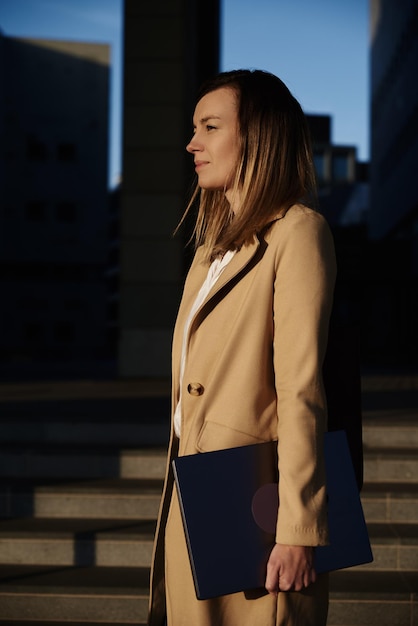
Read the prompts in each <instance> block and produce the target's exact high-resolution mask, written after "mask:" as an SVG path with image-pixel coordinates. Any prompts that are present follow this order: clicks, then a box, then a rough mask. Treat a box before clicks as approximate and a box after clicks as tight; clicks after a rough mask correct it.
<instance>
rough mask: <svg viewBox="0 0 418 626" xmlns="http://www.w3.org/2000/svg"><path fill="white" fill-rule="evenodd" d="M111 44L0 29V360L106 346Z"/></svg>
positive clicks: (47, 357)
mask: <svg viewBox="0 0 418 626" xmlns="http://www.w3.org/2000/svg"><path fill="white" fill-rule="evenodd" d="M109 53H110V51H109V47H108V46H106V45H97V44H88V43H76V42H64V41H49V40H29V39H18V38H9V37H4V36H0V94H1V95H0V137H1V142H0V150H1V153H2V154H1V157H0V292H1V301H2V304H1V307H0V360H1V362H2V363H3V364H6V365H7V364H8V365H9V366H11V367H13V364H18V363H21V364H25V363H26V364H28V366H30V363H34V362H52V361H66V360H74V359H81V360H86V359H96V358H99V357H100V356H101V355H102V354H103V352H104V350H105V345H106V319H105V318H106V314H105V309H106V288H105V282H104V277H103V274H104V266H105V263H106V256H107V237H108V234H107V228H108V216H107V210H108V208H107V207H108V196H107V170H108V101H109V95H108V92H109V85H108V83H109Z"/></svg>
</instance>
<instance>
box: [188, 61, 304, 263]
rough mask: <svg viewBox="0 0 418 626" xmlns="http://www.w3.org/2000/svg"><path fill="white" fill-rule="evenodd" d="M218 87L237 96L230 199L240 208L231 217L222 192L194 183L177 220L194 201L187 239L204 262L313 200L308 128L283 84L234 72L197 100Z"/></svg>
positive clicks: (217, 80) (204, 90) (216, 81)
mask: <svg viewBox="0 0 418 626" xmlns="http://www.w3.org/2000/svg"><path fill="white" fill-rule="evenodd" d="M221 88H230V89H232V90H233V91H234V92H235V94H236V97H237V105H238V129H239V130H238V132H239V141H240V155H241V156H240V160H239V162H238V164H237V168H236V171H235V176H234V182H233V185H232V197H234V196H236V197H237V198H239V199H240V205H239V210H238V211H237V213H236V214H235V215H233V214H232V213H231V209H230V205H229V202H228V201H227V199H226V197H225V193H224V191H223V190H208V189H200V187H199V186H198V185H196V187H195V190H194V193H193V195H192V198H191V200H190V202H189V204H188V206H187V208H186V211H185V213H184V215H183V217H182V220H181V222H180V224H182V223H183V221H184V220H185V218H186V216H187V215H188V214H189V212H190V210H191V208H192V206H194V204H195V203H196V202H197V201H199V209H198V214H197V219H196V223H195V227H194V230H193V234H192V238H194V240H195V246H196V247H198V246H203V247H204V251H205V254H204V258H205V260H206V261H209V260H210V259H213V258H214V257H216V256H217V255H219V254H223V253H225V252H226V251H227V250H236V249H239V248H240V247H241V246H242V245H244V244H247V243H250V242H251V241H252V240H253V239H254V235H255V234H256V233H257V232H259V231H260V230H261V229H262V228H264V227H265V226H266V225H267V224H269V223H270V222H271V221H273V220H274V219H277V218H278V217H279V216H281V215H284V214H285V213H286V211H287V210H288V209H289V208H290V207H291V206H292V205H293V204H295V203H298V202H303V203H304V204H307V205H312V204H313V203H314V200H315V198H316V184H315V170H314V165H313V158H312V149H311V141H310V134H309V128H308V124H307V121H306V117H305V115H304V113H303V111H302V109H301V106H300V104H299V103H298V101H297V100H296V99H295V98H294V97H293V96H292V94H291V93H290V91H289V89H288V88H287V87H286V85H285V84H284V83H283V82H282V81H281V80H280V79H279V78H277V76H274V75H273V74H270V73H268V72H263V71H261V70H254V71H251V70H235V71H232V72H224V73H222V74H219V75H218V76H216V77H215V78H213V79H212V80H210V81H208V82H206V83H205V84H204V85H203V86H202V88H201V90H200V92H199V94H198V101H199V100H200V99H201V98H203V96H205V95H206V94H208V93H210V92H212V91H215V90H216V89H221ZM179 226H180V225H179Z"/></svg>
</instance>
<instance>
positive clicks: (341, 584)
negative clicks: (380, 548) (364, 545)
mask: <svg viewBox="0 0 418 626" xmlns="http://www.w3.org/2000/svg"><path fill="white" fill-rule="evenodd" d="M417 589H418V574H417V573H416V572H402V573H400V572H362V571H356V570H346V571H341V572H333V573H332V574H331V576H330V611H329V619H328V626H370V624H379V626H394V625H395V624H396V626H411V624H415V622H414V619H415V618H416V611H417V609H418V594H417V591H416V590H417ZM147 595H148V570H146V569H136V568H131V569H129V568H128V569H126V568H97V567H94V568H62V569H58V568H45V567H44V568H41V567H39V566H37V567H19V566H9V567H7V568H6V567H0V606H1V608H2V620H3V622H5V621H6V623H7V620H8V621H10V622H12V623H15V620H21V621H22V622H23V623H27V621H26V620H31V621H38V622H39V621H42V622H45V623H48V624H50V623H51V621H54V620H55V621H56V622H57V623H58V624H60V623H66V624H68V623H73V624H80V622H81V623H82V622H83V621H84V622H90V623H91V621H92V622H93V623H96V624H101V623H105V622H107V623H114V624H139V623H144V622H145V621H146V614H147ZM0 623H1V622H0Z"/></svg>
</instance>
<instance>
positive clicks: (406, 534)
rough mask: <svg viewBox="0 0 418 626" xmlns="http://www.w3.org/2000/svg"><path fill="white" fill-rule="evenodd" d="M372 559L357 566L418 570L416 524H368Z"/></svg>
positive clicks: (387, 569)
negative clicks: (370, 561)
mask: <svg viewBox="0 0 418 626" xmlns="http://www.w3.org/2000/svg"><path fill="white" fill-rule="evenodd" d="M368 531H369V537H370V543H371V545H372V551H373V557H374V560H373V562H372V563H366V564H365V565H361V566H359V567H358V568H353V569H359V570H362V571H365V570H374V571H377V570H380V571H393V572H395V571H411V572H414V571H415V572H418V524H396V523H395V524H391V523H385V524H373V523H370V524H368Z"/></svg>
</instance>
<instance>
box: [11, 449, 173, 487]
mask: <svg viewBox="0 0 418 626" xmlns="http://www.w3.org/2000/svg"><path fill="white" fill-rule="evenodd" d="M166 458H167V452H166V449H165V448H155V447H150V448H145V447H141V448H135V447H134V446H133V445H131V446H129V447H126V448H124V447H123V448H120V447H116V446H115V445H112V446H109V445H106V446H100V447H98V446H94V447H91V446H86V445H84V446H71V445H58V444H54V445H48V446H46V445H38V446H35V445H33V444H31V445H27V444H26V445H25V444H19V445H13V446H12V445H8V446H0V476H3V477H15V478H25V477H35V476H42V477H45V476H51V477H54V478H136V479H149V478H151V479H158V478H159V479H163V478H164V474H165V467H166Z"/></svg>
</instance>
